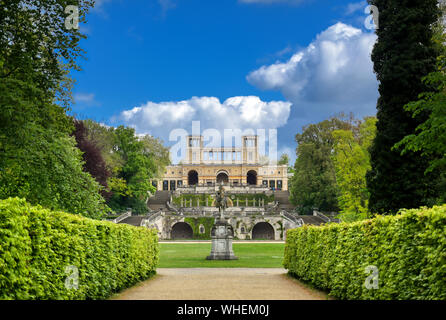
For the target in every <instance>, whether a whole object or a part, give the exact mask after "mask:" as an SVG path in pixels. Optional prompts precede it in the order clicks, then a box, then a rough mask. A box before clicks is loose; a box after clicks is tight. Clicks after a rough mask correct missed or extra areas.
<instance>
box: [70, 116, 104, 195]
mask: <svg viewBox="0 0 446 320" xmlns="http://www.w3.org/2000/svg"><path fill="white" fill-rule="evenodd" d="M74 126H75V130H74V133H73V135H74V137H75V139H76V144H77V147H78V148H79V149H80V150H81V151H82V152H83V154H82V158H83V160H84V171H86V172H88V173H90V174H91V176H92V177H93V178H95V179H96V181H97V182H98V183H99V184H100V185H102V186H103V187H104V189H103V190H102V193H101V194H102V196H103V197H105V198H109V197H110V193H109V192H107V190H106V189H107V179H108V178H109V177H110V171H109V170H108V169H107V165H106V163H105V161H104V158H103V157H102V154H101V150H100V149H99V147H98V146H97V145H96V144H95V143H94V141H91V140H90V139H89V138H88V134H87V128H86V127H85V125H84V123H83V122H82V121H78V120H75V121H74Z"/></svg>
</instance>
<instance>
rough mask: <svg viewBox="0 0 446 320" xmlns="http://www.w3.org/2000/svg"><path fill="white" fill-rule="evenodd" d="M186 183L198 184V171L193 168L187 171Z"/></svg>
mask: <svg viewBox="0 0 446 320" xmlns="http://www.w3.org/2000/svg"><path fill="white" fill-rule="evenodd" d="M187 184H188V185H190V186H193V185H195V184H198V172H197V171H195V170H191V171H189V173H188V174H187Z"/></svg>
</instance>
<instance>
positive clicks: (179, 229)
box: [170, 222, 194, 239]
mask: <svg viewBox="0 0 446 320" xmlns="http://www.w3.org/2000/svg"><path fill="white" fill-rule="evenodd" d="M193 235H194V231H193V230H192V227H191V226H190V225H189V224H187V223H186V222H177V223H175V224H174V225H173V227H172V231H171V232H170V238H171V239H192V238H193Z"/></svg>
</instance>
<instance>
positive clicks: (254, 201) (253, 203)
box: [252, 198, 256, 207]
mask: <svg viewBox="0 0 446 320" xmlns="http://www.w3.org/2000/svg"><path fill="white" fill-rule="evenodd" d="M252 206H253V207H255V206H256V198H254V199H252Z"/></svg>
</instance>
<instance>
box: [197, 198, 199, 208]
mask: <svg viewBox="0 0 446 320" xmlns="http://www.w3.org/2000/svg"><path fill="white" fill-rule="evenodd" d="M199 206H200V199H197V207H199Z"/></svg>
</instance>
